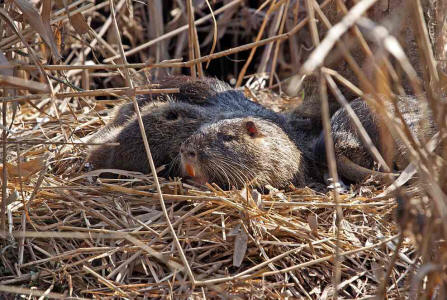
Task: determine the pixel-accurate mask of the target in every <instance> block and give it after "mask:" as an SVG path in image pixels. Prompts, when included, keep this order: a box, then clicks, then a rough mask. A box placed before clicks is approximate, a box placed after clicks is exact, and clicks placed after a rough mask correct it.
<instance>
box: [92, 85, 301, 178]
mask: <svg viewBox="0 0 447 300" xmlns="http://www.w3.org/2000/svg"><path fill="white" fill-rule="evenodd" d="M204 82H205V84H204ZM196 84H197V85H199V88H195V87H194V86H195V85H196ZM207 84H208V85H209V86H208V88H207V87H206V85H207ZM179 85H180V92H182V88H181V86H182V83H179ZM216 85H218V86H219V87H222V86H224V84H221V83H219V81H218V80H216V79H213V80H210V81H203V80H202V81H190V82H189V83H188V90H189V96H188V97H186V96H185V95H184V94H181V93H180V94H176V96H174V97H173V98H171V99H165V98H164V97H167V96H161V97H162V99H161V100H162V101H155V102H154V101H152V102H151V101H143V100H141V99H140V101H141V104H142V110H141V114H142V120H143V124H144V127H145V131H146V135H147V138H148V141H149V145H150V147H151V152H152V156H153V159H154V163H155V166H156V167H159V166H161V165H167V168H165V170H164V171H163V172H161V173H160V175H162V176H180V175H183V174H185V173H184V172H183V173H182V172H181V171H182V168H178V166H179V163H180V155H179V153H180V145H181V144H182V143H183V142H184V141H185V140H187V139H188V138H189V137H191V136H192V135H194V136H196V137H195V138H192V137H191V139H190V140H193V139H197V135H200V136H201V137H203V138H204V140H207V141H206V142H205V141H203V140H202V142H201V143H202V144H206V143H208V144H209V145H213V146H215V147H219V146H222V148H221V149H220V150H222V151H223V150H224V149H227V148H225V147H226V146H229V145H230V146H231V145H232V146H234V147H233V149H232V151H229V150H228V149H227V150H225V151H227V152H225V151H223V152H225V153H226V154H228V156H227V158H226V162H222V163H223V164H226V165H225V166H227V165H228V161H234V164H235V165H238V166H242V165H243V166H244V167H243V168H242V169H240V168H239V169H238V168H235V167H231V170H233V171H234V172H235V173H234V174H231V173H230V169H224V170H226V171H225V172H224V173H225V174H226V176H228V178H229V179H234V180H230V181H229V182H228V180H227V181H226V182H224V181H223V180H222V176H224V174H223V173H222V172H221V171H222V168H225V166H221V167H220V168H221V169H215V170H214V171H215V175H212V174H211V173H210V172H208V173H207V174H208V175H207V179H208V180H210V182H211V181H213V180H216V181H217V182H219V184H223V185H226V186H228V185H227V184H228V183H229V184H230V185H234V186H241V184H242V181H241V180H243V179H244V180H245V179H253V178H254V177H256V179H257V182H259V183H262V184H267V183H269V184H272V185H274V186H283V185H284V183H286V182H292V183H295V184H297V185H302V184H303V182H304V171H303V170H304V165H305V163H304V161H303V158H302V157H301V151H300V150H299V148H297V146H296V145H295V142H294V140H293V137H291V136H292V131H291V130H290V129H289V125H288V123H287V120H286V118H285V117H284V116H283V115H280V114H277V113H275V112H273V111H271V110H269V109H267V108H265V107H263V106H262V105H260V104H258V103H255V102H252V101H250V100H249V99H247V98H246V97H245V96H244V95H243V93H241V92H239V91H235V90H225V89H223V88H222V89H220V90H219V91H217V90H216V88H215V86H216ZM183 87H184V85H183ZM194 91H195V93H194ZM207 97H208V98H207ZM158 100H160V97H159V98H158ZM130 108H131V109H132V110H133V106H132V103H129V104H125V105H124V106H121V107H119V108H118V109H116V110H115V115H114V117H113V118H112V121H111V122H110V123H109V124H107V125H106V126H105V127H104V128H103V129H102V130H101V131H99V132H98V133H97V134H96V135H95V136H94V137H93V139H92V140H91V141H93V142H95V143H112V142H115V143H116V142H117V143H119V145H117V146H113V145H100V146H93V147H91V148H90V153H89V156H88V159H87V160H88V161H89V162H90V163H92V165H93V167H94V168H95V169H98V168H104V169H108V168H113V169H124V170H129V171H139V172H143V173H149V172H150V170H149V164H148V162H147V158H146V152H145V149H144V145H143V141H142V138H141V134H140V129H139V125H138V120H137V118H136V116H135V114H134V113H133V111H132V110H131V109H130ZM247 117H248V118H252V119H253V122H255V124H256V129H257V130H258V131H259V132H260V133H263V135H262V136H261V135H259V136H257V137H256V139H253V140H252V139H243V138H242V137H243V134H242V133H241V132H240V131H238V130H239V129H240V128H239V127H238V126H239V125H240V123H241V122H243V121H242V120H245V118H247ZM231 126H235V127H234V128H231ZM199 129H200V130H199ZM231 130H233V131H234V132H233V133H231ZM217 131H219V134H217V135H214V134H212V133H211V132H213V133H217ZM207 132H209V134H204V133H207ZM223 132H225V134H222V133H223ZM230 134H231V135H233V136H234V137H238V139H234V140H232V141H231V142H230V143H229V142H228V141H224V140H223V139H225V136H229V135H230ZM224 146H225V147H224ZM255 146H258V147H255ZM259 146H266V147H267V148H266V150H265V152H263V149H262V148H259ZM206 149H208V148H206ZM206 149H205V148H204V149H202V150H206ZM209 149H210V151H211V148H209ZM213 151H215V152H212V153H211V152H210V155H209V157H211V158H215V159H216V161H215V162H214V163H216V164H219V163H220V162H221V161H219V160H218V159H221V158H220V157H217V156H215V155H214V154H213V153H217V152H218V151H217V152H216V150H213ZM276 151H278V154H277V153H276ZM243 155H245V156H246V158H244V159H243V157H242V156H243ZM270 167H272V168H271V169H268V170H267V169H266V168H270ZM196 169H197V170H201V168H200V167H198V166H197V167H196ZM183 170H184V169H183ZM269 172H270V173H269ZM267 173H268V174H267ZM219 176H220V177H219Z"/></svg>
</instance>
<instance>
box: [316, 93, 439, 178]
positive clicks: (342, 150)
mask: <svg viewBox="0 0 447 300" xmlns="http://www.w3.org/2000/svg"><path fill="white" fill-rule="evenodd" d="M384 103H385V105H386V106H387V109H388V110H389V111H392V112H393V111H394V107H393V105H392V103H389V102H384ZM397 105H398V108H399V110H400V112H401V113H402V116H403V118H404V120H405V122H406V123H407V125H408V128H409V129H410V131H411V132H412V133H413V134H414V136H415V137H417V138H418V139H421V138H423V137H425V138H430V137H431V136H433V135H434V133H435V126H434V124H433V118H432V117H431V116H428V118H427V120H426V124H420V123H421V120H422V119H423V118H424V114H423V112H424V111H423V109H422V107H421V103H419V102H418V100H417V99H416V98H415V97H400V96H398V98H397ZM350 106H351V108H352V109H353V110H354V112H355V113H356V114H357V116H358V117H359V119H360V121H361V123H362V125H363V127H364V128H365V130H366V132H367V133H368V135H369V136H370V138H371V140H372V142H373V144H374V145H375V146H376V147H377V149H378V150H379V152H380V153H381V154H382V156H383V155H384V153H391V156H392V157H391V159H392V162H393V163H394V166H395V167H396V168H397V169H403V168H405V166H406V165H407V164H408V157H407V156H408V151H407V149H406V147H405V146H404V144H403V143H402V142H401V141H400V139H399V138H396V137H391V136H390V137H384V136H381V134H382V133H387V131H384V130H382V128H384V127H382V128H381V126H385V124H384V123H383V121H382V118H380V117H379V116H378V115H377V114H376V113H373V112H372V111H371V109H370V108H369V107H368V105H367V104H366V102H365V101H364V100H363V99H361V98H359V99H356V100H354V101H352V102H351V103H350ZM331 130H332V136H333V140H334V151H335V156H336V163H337V170H338V172H339V173H340V175H341V176H342V177H344V178H346V179H348V180H350V181H353V182H360V181H363V180H364V179H366V178H368V177H369V176H371V175H375V177H377V178H378V179H383V178H385V177H388V178H389V176H387V174H386V173H381V172H375V171H373V168H374V159H373V158H372V156H371V155H370V153H369V152H368V150H367V147H366V146H365V145H364V144H363V142H362V140H361V138H360V134H359V133H358V130H357V128H356V126H355V125H354V124H353V123H352V122H351V119H350V117H349V115H348V112H347V110H346V109H345V108H341V109H339V110H338V111H337V112H336V113H335V114H334V115H333V116H332V118H331ZM390 138H392V139H391V140H392V142H391V143H389V142H388V141H390ZM314 160H315V161H318V162H321V163H323V164H325V163H326V149H325V140H324V134H323V133H321V135H320V136H319V138H318V139H317V140H316V142H315V145H314ZM391 167H392V166H391Z"/></svg>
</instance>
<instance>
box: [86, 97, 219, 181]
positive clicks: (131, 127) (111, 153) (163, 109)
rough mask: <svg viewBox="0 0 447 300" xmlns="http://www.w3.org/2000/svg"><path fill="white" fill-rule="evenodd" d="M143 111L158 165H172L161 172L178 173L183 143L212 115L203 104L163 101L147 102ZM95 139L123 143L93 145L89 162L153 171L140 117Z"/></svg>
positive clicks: (102, 132) (102, 133)
mask: <svg viewBox="0 0 447 300" xmlns="http://www.w3.org/2000/svg"><path fill="white" fill-rule="evenodd" d="M141 114H142V120H143V124H144V128H145V131H146V135H147V136H148V140H149V145H150V147H151V152H152V158H153V159H154V163H155V165H156V166H157V167H159V166H161V165H164V164H168V168H167V170H166V171H165V172H162V173H161V175H168V174H170V175H173V176H176V175H178V174H179V173H178V172H177V171H176V168H175V167H176V163H177V162H178V161H177V155H178V151H179V148H180V144H181V142H182V141H183V140H185V139H186V138H187V137H189V136H190V135H191V134H192V133H193V132H195V131H196V130H197V129H198V128H200V126H202V124H203V123H206V122H208V121H210V120H211V118H212V115H211V114H210V113H209V112H208V111H206V110H205V109H204V108H202V107H200V106H196V105H192V104H188V103H181V102H179V103H177V102H160V101H158V102H152V103H149V104H147V105H145V106H144V107H143V108H142V110H141ZM91 141H92V142H94V143H111V142H118V143H119V144H120V145H117V146H112V145H99V146H92V147H90V149H89V155H88V157H87V161H88V162H90V163H91V164H92V165H93V168H94V169H102V168H106V169H108V168H113V169H123V170H128V171H138V172H142V173H150V168H149V164H148V162H147V156H146V150H145V148H144V144H143V140H142V138H141V133H140V128H139V124H138V120H137V118H136V116H133V117H132V118H131V119H130V120H129V121H128V122H127V123H124V126H123V125H121V126H117V127H114V126H112V127H105V128H103V129H102V130H101V131H99V132H98V133H97V134H95V136H94V137H93V138H92V140H91Z"/></svg>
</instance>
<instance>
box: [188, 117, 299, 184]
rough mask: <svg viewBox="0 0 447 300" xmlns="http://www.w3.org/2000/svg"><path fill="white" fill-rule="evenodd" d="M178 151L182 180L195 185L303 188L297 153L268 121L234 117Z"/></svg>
mask: <svg viewBox="0 0 447 300" xmlns="http://www.w3.org/2000/svg"><path fill="white" fill-rule="evenodd" d="M180 152H181V166H182V171H183V175H189V176H191V177H192V178H193V179H194V180H196V181H197V182H199V183H204V182H215V183H217V184H218V185H220V186H222V187H231V186H235V187H237V188H241V187H243V186H244V184H246V183H249V184H252V185H254V186H260V187H263V186H265V185H267V184H271V185H273V186H275V187H278V188H284V187H286V186H287V185H288V184H290V183H293V184H295V185H297V186H303V185H304V173H305V170H304V168H305V164H304V161H303V158H302V156H301V151H300V150H299V149H298V147H297V146H296V144H295V142H294V141H293V140H292V139H290V137H289V136H288V135H287V134H286V132H284V130H283V129H282V128H281V127H280V126H278V125H276V124H275V123H272V122H270V121H269V120H265V119H261V118H257V117H245V118H233V119H224V120H220V121H218V122H215V123H211V124H208V125H205V126H202V127H201V128H200V130H199V131H197V132H196V133H195V134H193V135H192V136H190V137H189V138H188V139H187V140H186V141H184V142H183V143H182V146H181V149H180Z"/></svg>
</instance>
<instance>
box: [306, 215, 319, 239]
mask: <svg viewBox="0 0 447 300" xmlns="http://www.w3.org/2000/svg"><path fill="white" fill-rule="evenodd" d="M307 223H308V224H309V227H310V230H312V233H313V234H314V235H315V236H318V220H317V216H315V215H309V216H308V217H307Z"/></svg>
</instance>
